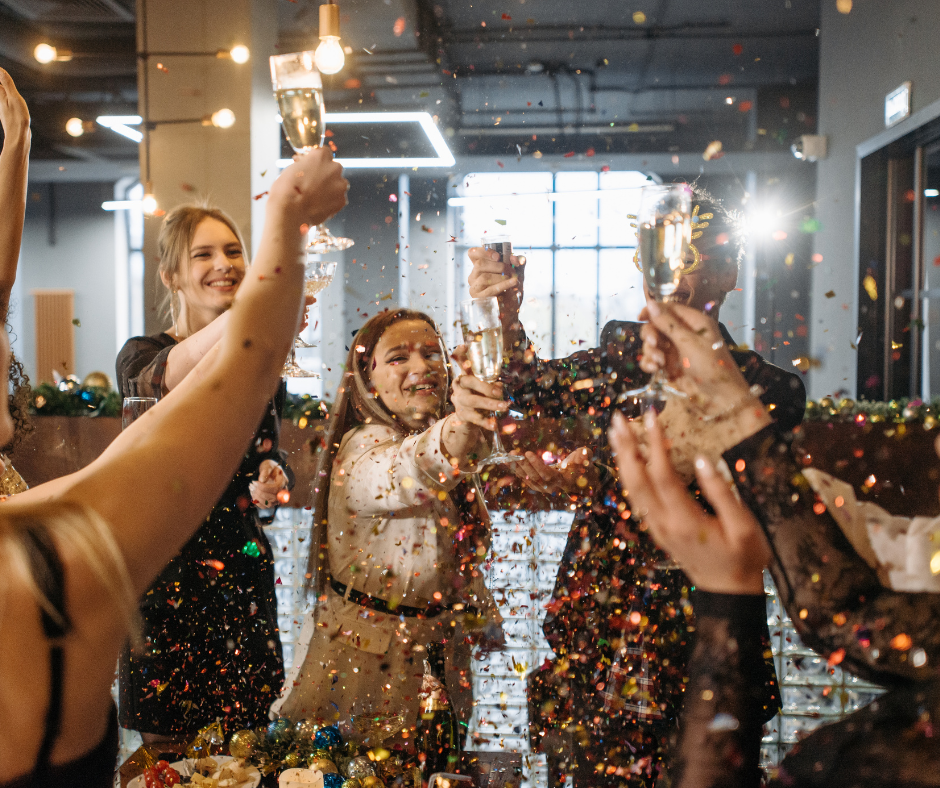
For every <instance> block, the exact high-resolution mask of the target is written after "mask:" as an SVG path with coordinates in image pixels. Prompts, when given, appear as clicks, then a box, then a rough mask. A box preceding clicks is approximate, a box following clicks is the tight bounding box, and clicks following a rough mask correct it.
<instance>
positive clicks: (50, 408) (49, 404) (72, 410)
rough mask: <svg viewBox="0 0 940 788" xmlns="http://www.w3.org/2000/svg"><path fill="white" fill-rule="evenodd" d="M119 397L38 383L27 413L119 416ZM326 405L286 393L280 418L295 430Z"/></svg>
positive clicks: (322, 416)
mask: <svg viewBox="0 0 940 788" xmlns="http://www.w3.org/2000/svg"><path fill="white" fill-rule="evenodd" d="M121 403H122V398H121V395H120V394H118V392H116V391H114V390H110V391H108V390H106V389H103V388H100V387H98V386H81V385H78V384H73V383H70V382H63V383H60V384H59V385H58V386H55V385H53V384H51V383H40V384H39V385H38V386H35V387H34V388H33V390H32V399H31V400H30V412H31V413H32V414H33V415H34V416H113V417H119V416H120V415H121ZM329 410H330V405H329V403H327V402H324V401H323V400H319V399H317V398H316V397H311V396H310V395H309V394H302V395H297V394H288V395H287V399H286V401H285V403H284V412H283V418H284V420H285V421H288V420H290V421H292V422H293V423H294V424H296V425H297V426H299V427H306V426H307V423H308V422H310V421H318V420H320V419H325V418H326V415H327V414H328V413H329Z"/></svg>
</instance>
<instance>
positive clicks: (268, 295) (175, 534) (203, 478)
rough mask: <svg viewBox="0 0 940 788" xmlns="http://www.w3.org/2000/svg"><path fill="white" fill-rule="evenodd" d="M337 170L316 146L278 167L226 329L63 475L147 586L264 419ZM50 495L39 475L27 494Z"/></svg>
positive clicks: (338, 181) (337, 187) (341, 183)
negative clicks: (314, 230)
mask: <svg viewBox="0 0 940 788" xmlns="http://www.w3.org/2000/svg"><path fill="white" fill-rule="evenodd" d="M340 173H341V168H340V167H339V165H337V164H335V163H333V162H332V157H331V155H330V153H329V151H328V150H323V149H319V150H317V151H313V152H312V153H309V154H307V155H305V156H303V157H301V158H300V159H299V160H298V161H297V162H296V163H295V164H293V165H291V166H290V167H288V168H287V169H286V170H285V171H284V172H283V173H282V174H281V176H280V178H279V179H278V180H277V181H276V183H275V184H274V186H273V187H272V189H271V195H270V198H269V203H268V210H267V215H266V218H265V225H264V231H263V235H262V242H261V247H260V251H259V254H258V257H257V259H256V261H255V263H254V265H253V266H252V268H251V271H250V273H249V275H248V276H247V277H246V279H245V282H244V283H243V284H242V286H241V288H240V290H239V292H238V296H237V298H236V300H235V304H234V305H233V307H232V309H231V311H230V316H229V320H228V326H227V328H226V331H225V334H224V336H223V338H222V340H221V341H220V342H219V343H217V344H216V345H215V347H214V348H213V350H212V351H211V352H210V353H209V354H207V355H206V357H205V358H204V359H203V361H202V362H200V364H199V365H198V366H197V367H196V369H194V370H193V372H192V374H190V375H189V376H188V377H187V378H186V379H185V380H184V381H183V382H182V383H181V384H180V385H179V386H178V387H177V388H176V389H174V390H173V391H172V392H170V394H169V395H168V396H167V397H166V398H165V399H164V400H162V401H161V402H160V404H159V405H158V406H157V407H156V408H152V409H151V410H150V411H148V412H147V413H146V414H145V415H144V416H143V417H142V418H140V419H138V420H137V421H136V422H135V423H134V424H133V425H132V426H131V427H130V428H129V429H128V430H126V431H125V432H123V433H122V434H121V435H120V436H119V437H118V438H117V439H116V440H115V441H114V442H113V443H112V444H111V445H110V446H109V447H108V449H107V450H106V451H105V452H104V453H103V454H102V455H101V456H100V457H99V458H98V459H97V460H96V461H95V462H94V463H92V464H91V465H89V466H88V467H87V468H85V469H83V470H81V471H79V472H78V473H76V474H73V475H72V476H70V477H68V480H69V481H68V482H66V483H64V484H60V485H59V489H60V490H63V489H64V491H62V492H59V493H58V494H57V495H56V496H55V497H57V498H61V499H65V500H73V501H77V502H80V503H83V504H85V505H89V506H91V507H92V508H93V509H95V510H96V511H97V512H98V513H99V514H100V515H101V516H102V517H103V518H104V519H105V520H106V521H107V522H109V523H110V524H111V526H112V528H113V530H114V535H115V538H116V540H117V543H118V547H119V549H120V551H121V553H122V554H123V557H124V559H125V561H126V563H127V568H128V572H129V574H130V577H131V578H132V580H133V584H134V588H135V590H136V591H137V592H138V593H141V592H143V591H144V590H145V589H146V588H147V587H148V586H149V585H150V583H151V581H152V580H153V578H154V577H155V576H156V575H157V573H158V572H159V571H160V569H161V568H162V567H163V566H164V565H165V564H166V562H167V561H168V560H169V559H170V558H171V557H172V556H173V555H175V554H176V552H177V551H178V550H179V548H180V547H181V546H182V545H183V543H184V542H185V541H186V539H188V538H189V536H190V535H191V533H192V532H193V531H194V530H195V528H196V527H197V526H198V524H199V523H200V522H201V520H202V519H203V518H204V517H205V516H206V514H207V513H208V512H209V510H210V509H211V508H212V505H213V504H214V503H215V501H216V500H217V499H218V497H219V495H221V493H222V491H223V490H224V489H225V485H226V484H227V483H228V482H229V481H230V480H231V477H232V474H233V473H234V471H235V468H236V467H237V465H238V462H239V460H240V458H241V456H242V454H243V453H244V449H245V446H247V445H248V443H249V441H250V439H251V436H252V435H253V433H254V430H255V428H256V427H257V425H258V422H259V420H260V418H261V416H262V412H263V408H264V406H265V404H266V403H267V402H268V400H269V398H270V396H271V392H272V391H273V389H274V386H275V383H276V380H277V378H278V376H279V374H280V369H281V364H282V361H283V359H284V357H285V356H286V355H287V352H288V350H289V348H290V343H291V341H292V338H293V336H294V333H295V331H296V329H297V325H298V322H299V319H300V311H301V305H302V296H301V283H302V279H303V266H302V265H301V263H302V259H301V256H302V253H303V241H304V237H305V236H304V233H305V230H306V226H307V225H311V224H317V223H319V222H322V221H324V220H326V219H327V218H328V217H329V216H331V215H333V214H334V213H336V211H337V210H339V209H340V208H341V207H342V206H343V205H344V204H345V200H346V197H345V194H346V188H347V186H348V184H347V183H346V181H345V180H344V179H343V178H342V177H341V174H340ZM42 495H43V489H42V486H40V487H37V488H35V489H34V491H33V493H32V495H31V496H30V497H31V498H34V497H42ZM27 502H28V499H24V500H23V501H22V504H21V503H20V502H18V501H17V500H15V499H14V500H11V501H9V502H8V503H7V504H6V505H7V506H10V507H15V506H19V505H25V504H27Z"/></svg>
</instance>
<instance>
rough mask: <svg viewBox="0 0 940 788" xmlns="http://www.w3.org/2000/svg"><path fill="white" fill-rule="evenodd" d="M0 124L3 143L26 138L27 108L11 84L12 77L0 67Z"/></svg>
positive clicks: (14, 86)
mask: <svg viewBox="0 0 940 788" xmlns="http://www.w3.org/2000/svg"><path fill="white" fill-rule="evenodd" d="M0 126H2V127H3V137H4V144H6V142H7V140H9V141H10V142H14V141H18V140H24V139H28V135H29V109H28V108H27V106H26V102H25V101H24V100H23V97H22V96H21V95H20V94H19V91H18V90H17V89H16V85H14V84H13V77H11V76H10V75H9V74H8V73H7V72H6V71H4V70H3V69H2V68H0Z"/></svg>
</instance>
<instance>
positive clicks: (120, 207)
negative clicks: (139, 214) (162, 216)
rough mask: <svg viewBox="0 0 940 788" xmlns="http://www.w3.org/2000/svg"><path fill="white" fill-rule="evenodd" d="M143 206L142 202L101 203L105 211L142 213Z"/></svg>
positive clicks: (110, 201) (119, 201)
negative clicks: (135, 211) (136, 211)
mask: <svg viewBox="0 0 940 788" xmlns="http://www.w3.org/2000/svg"><path fill="white" fill-rule="evenodd" d="M142 206H143V201H142V200H105V201H104V202H103V203H101V208H102V210H105V211H131V210H134V209H137V210H139V211H142V210H143V207H142Z"/></svg>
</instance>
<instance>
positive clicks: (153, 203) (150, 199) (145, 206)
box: [140, 181, 157, 216]
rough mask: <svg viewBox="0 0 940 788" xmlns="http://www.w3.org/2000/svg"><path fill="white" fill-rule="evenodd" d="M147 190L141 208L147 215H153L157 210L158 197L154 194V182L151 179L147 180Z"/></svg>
mask: <svg viewBox="0 0 940 788" xmlns="http://www.w3.org/2000/svg"><path fill="white" fill-rule="evenodd" d="M145 192H146V193H145V194H144V196H143V199H141V201H140V208H141V210H142V211H143V212H144V213H145V214H147V216H153V215H154V214H155V213H156V212H157V198H156V197H154V196H153V183H151V182H150V181H147V185H146V188H145Z"/></svg>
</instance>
